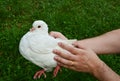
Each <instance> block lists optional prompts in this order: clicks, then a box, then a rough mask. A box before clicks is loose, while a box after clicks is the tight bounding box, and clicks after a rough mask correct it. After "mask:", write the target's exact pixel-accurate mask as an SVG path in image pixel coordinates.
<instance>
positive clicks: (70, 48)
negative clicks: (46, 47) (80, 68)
mask: <svg viewBox="0 0 120 81" xmlns="http://www.w3.org/2000/svg"><path fill="white" fill-rule="evenodd" d="M58 45H59V46H60V47H61V48H63V49H65V50H67V51H69V52H71V53H72V54H74V55H76V54H79V53H80V52H82V51H83V50H82V49H78V48H76V47H74V46H73V45H69V44H65V43H62V42H59V43H58Z"/></svg>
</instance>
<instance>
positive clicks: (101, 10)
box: [0, 0, 120, 81]
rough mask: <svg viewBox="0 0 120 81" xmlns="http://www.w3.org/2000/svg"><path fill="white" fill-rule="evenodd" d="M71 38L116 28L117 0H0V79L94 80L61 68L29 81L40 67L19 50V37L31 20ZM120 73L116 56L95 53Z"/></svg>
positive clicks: (119, 7)
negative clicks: (59, 70)
mask: <svg viewBox="0 0 120 81" xmlns="http://www.w3.org/2000/svg"><path fill="white" fill-rule="evenodd" d="M39 19H41V20H44V21H45V22H46V23H47V24H48V26H49V31H59V32H61V33H63V34H64V35H65V36H66V37H68V38H71V39H74V38H76V39H78V40H81V39H84V38H89V37H94V36H98V35H100V34H103V33H105V32H108V31H111V30H114V29H118V28H120V0H0V81H98V80H97V79H96V78H95V77H94V76H92V75H90V74H88V73H82V72H75V71H72V70H69V69H65V68H62V72H60V73H59V74H58V76H57V77H56V78H53V77H52V72H50V73H47V78H46V79H44V77H41V79H37V80H33V78H32V77H33V75H34V73H35V72H36V71H38V70H39V69H40V68H39V67H38V66H36V65H34V64H32V63H31V62H29V61H27V60H25V59H24V58H23V57H22V56H21V55H20V53H19V50H18V46H19V41H20V38H21V37H22V36H23V35H24V34H25V33H26V32H27V31H28V30H29V28H31V27H32V23H33V21H34V20H39ZM99 57H100V58H101V59H102V60H103V61H104V62H105V63H106V64H107V65H109V66H110V67H111V68H112V69H113V70H114V71H115V72H117V73H118V74H120V55H100V56H99Z"/></svg>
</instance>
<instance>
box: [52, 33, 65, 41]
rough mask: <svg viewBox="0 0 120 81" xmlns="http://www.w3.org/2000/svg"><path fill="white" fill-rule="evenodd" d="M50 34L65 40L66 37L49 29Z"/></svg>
mask: <svg viewBox="0 0 120 81" xmlns="http://www.w3.org/2000/svg"><path fill="white" fill-rule="evenodd" d="M50 35H51V36H52V37H54V38H61V39H64V40H67V38H66V37H65V36H64V35H63V34H62V33H60V32H55V31H51V32H50Z"/></svg>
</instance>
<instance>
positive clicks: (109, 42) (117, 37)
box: [77, 29, 120, 54]
mask: <svg viewBox="0 0 120 81" xmlns="http://www.w3.org/2000/svg"><path fill="white" fill-rule="evenodd" d="M77 43H78V44H79V45H83V46H85V47H88V48H91V49H93V50H94V51H95V52H96V53H97V54H102V53H106V54H107V53H119V52H120V29H118V30H113V31H111V32H108V33H105V34H103V35H101V36H97V37H94V38H88V39H84V40H80V41H78V42H77Z"/></svg>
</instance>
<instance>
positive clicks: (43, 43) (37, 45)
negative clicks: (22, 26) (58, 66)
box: [28, 35, 58, 54]
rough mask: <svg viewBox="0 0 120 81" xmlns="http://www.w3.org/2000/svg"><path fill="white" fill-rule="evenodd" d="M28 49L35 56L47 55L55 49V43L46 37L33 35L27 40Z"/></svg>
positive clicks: (52, 39)
mask: <svg viewBox="0 0 120 81" xmlns="http://www.w3.org/2000/svg"><path fill="white" fill-rule="evenodd" d="M28 43H29V48H30V49H31V50H32V51H34V52H36V53H37V54H49V53H51V52H52V50H53V49H55V47H56V46H58V45H57V41H56V40H55V39H54V38H52V37H50V36H48V35H46V36H44V35H34V36H31V37H30V38H29V40H28Z"/></svg>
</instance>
